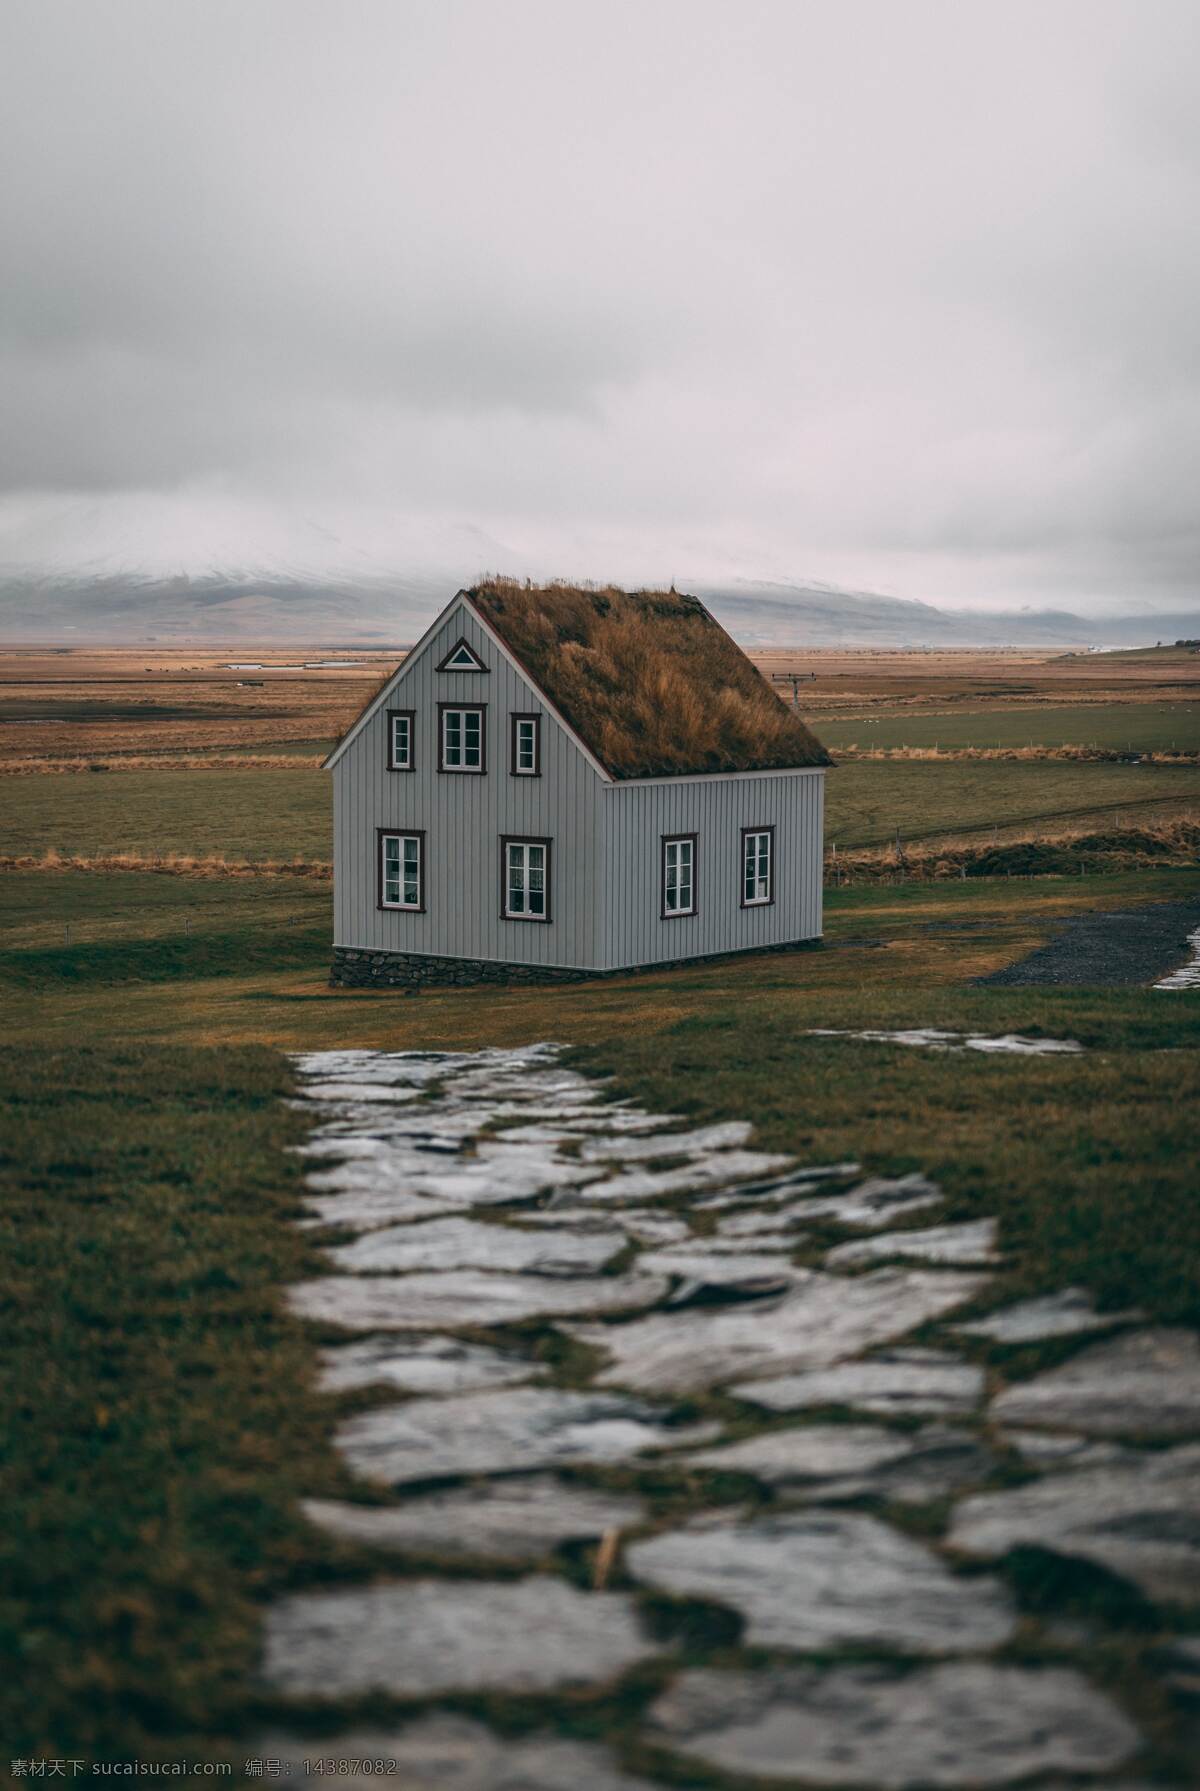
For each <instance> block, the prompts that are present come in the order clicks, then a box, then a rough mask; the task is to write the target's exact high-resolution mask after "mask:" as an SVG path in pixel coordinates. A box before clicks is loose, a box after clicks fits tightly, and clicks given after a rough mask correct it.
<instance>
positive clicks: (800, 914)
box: [601, 770, 825, 970]
mask: <svg viewBox="0 0 1200 1791" xmlns="http://www.w3.org/2000/svg"><path fill="white" fill-rule="evenodd" d="M824 797H825V773H824V772H823V771H820V770H805V771H784V772H747V773H735V774H733V775H730V776H718V777H704V778H695V779H691V778H667V779H662V780H660V781H657V782H647V783H624V784H622V783H617V784H611V785H607V786H604V787H603V788H602V794H601V800H602V802H603V805H604V813H605V830H604V845H605V849H604V857H605V861H606V863H607V864H608V865H609V867H610V870H609V875H608V877H607V879H606V920H605V929H604V945H603V954H604V955H603V967H604V968H605V969H610V970H616V969H621V968H628V967H632V966H634V965H637V964H657V963H661V962H664V961H666V960H668V959H671V958H685V957H686V958H693V957H707V956H709V955H711V954H713V953H718V952H733V951H749V950H755V949H762V948H763V947H767V946H779V945H786V944H792V943H794V942H795V941H797V940H802V939H817V938H820V936H821V926H822V920H821V895H822V864H823V833H824ZM769 826H774V828H775V900H774V902H773V903H772V904H771V905H770V906H767V907H757V908H743V907H742V906H741V905H740V898H741V869H742V861H741V830H742V828H743V827H769ZM687 833H694V834H696V836H697V839H696V878H697V890H698V911H697V912H696V913H695V914H689V915H680V916H677V917H675V918H672V919H663V918H662V917H661V907H662V902H661V888H662V836H663V835H664V834H687Z"/></svg>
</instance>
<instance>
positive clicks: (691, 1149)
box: [579, 1119, 754, 1163]
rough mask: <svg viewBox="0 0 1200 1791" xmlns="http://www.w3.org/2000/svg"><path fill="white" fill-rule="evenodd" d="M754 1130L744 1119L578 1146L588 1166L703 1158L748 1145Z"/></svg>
mask: <svg viewBox="0 0 1200 1791" xmlns="http://www.w3.org/2000/svg"><path fill="white" fill-rule="evenodd" d="M753 1130H754V1128H753V1126H751V1125H750V1124H749V1123H748V1122H747V1121H746V1120H744V1119H734V1120H726V1121H724V1122H723V1123H722V1124H720V1125H715V1126H700V1127H699V1128H698V1129H697V1130H695V1131H692V1132H658V1133H651V1134H649V1135H648V1136H642V1137H625V1138H620V1137H618V1138H587V1139H585V1140H584V1142H583V1143H582V1144H581V1145H580V1147H579V1155H580V1158H581V1160H582V1161H583V1162H585V1163H607V1162H613V1161H616V1162H622V1163H633V1162H644V1161H649V1160H650V1159H652V1158H655V1157H703V1156H707V1155H708V1154H709V1153H710V1152H711V1151H716V1150H728V1149H730V1148H731V1147H732V1146H734V1145H738V1144H745V1142H746V1140H747V1139H748V1138H749V1136H750V1134H751V1132H752V1131H753Z"/></svg>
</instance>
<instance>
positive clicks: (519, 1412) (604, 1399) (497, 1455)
mask: <svg viewBox="0 0 1200 1791" xmlns="http://www.w3.org/2000/svg"><path fill="white" fill-rule="evenodd" d="M665 1417H666V1414H665V1413H664V1412H663V1411H662V1410H661V1408H659V1407H657V1406H653V1405H649V1404H647V1403H646V1402H645V1401H644V1400H635V1399H626V1398H623V1397H621V1396H620V1395H614V1394H611V1393H571V1392H566V1391H564V1390H562V1389H561V1388H554V1387H545V1388H542V1387H519V1388H514V1389H512V1390H511V1391H505V1392H496V1393H466V1394H461V1395H459V1396H457V1397H454V1398H450V1399H414V1400H410V1401H409V1402H408V1403H407V1404H404V1405H389V1406H379V1407H376V1408H375V1409H374V1410H372V1411H368V1412H360V1413H358V1414H357V1415H356V1416H355V1417H353V1418H348V1419H347V1420H346V1422H345V1423H344V1424H342V1425H341V1426H340V1428H339V1429H338V1431H337V1434H336V1436H335V1438H334V1441H335V1443H336V1445H337V1447H338V1448H339V1449H340V1450H341V1452H342V1454H343V1455H344V1456H345V1458H346V1460H347V1461H348V1462H349V1464H350V1466H351V1467H352V1468H353V1469H354V1470H355V1472H356V1473H359V1474H362V1475H364V1476H365V1477H366V1478H367V1479H371V1480H379V1481H383V1482H385V1483H386V1484H389V1485H394V1486H396V1485H401V1484H402V1483H404V1482H405V1481H414V1480H433V1479H436V1478H440V1477H443V1476H449V1475H456V1474H485V1473H486V1474H499V1473H506V1472H508V1473H513V1472H525V1473H531V1472H533V1471H534V1470H535V1469H537V1468H550V1467H564V1466H569V1465H573V1464H579V1463H585V1462H617V1461H627V1460H630V1459H632V1458H633V1457H635V1456H638V1455H640V1454H642V1453H643V1452H644V1451H646V1450H648V1449H662V1448H666V1447H675V1446H682V1445H685V1444H688V1443H693V1442H695V1443H701V1442H706V1441H709V1440H710V1439H711V1438H712V1437H713V1436H714V1435H716V1434H718V1433H719V1428H720V1427H719V1426H718V1425H715V1424H698V1425H688V1426H676V1427H674V1428H668V1427H667V1425H666V1423H665Z"/></svg>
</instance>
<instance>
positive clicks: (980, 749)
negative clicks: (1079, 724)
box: [835, 742, 1200, 765]
mask: <svg viewBox="0 0 1200 1791" xmlns="http://www.w3.org/2000/svg"><path fill="white" fill-rule="evenodd" d="M835 754H836V757H837V758H838V759H932V760H935V761H938V762H941V763H948V762H950V761H951V760H956V759H999V760H1012V761H1018V760H1031V759H1064V760H1072V761H1076V762H1078V763H1083V764H1105V765H1121V764H1127V763H1129V761H1130V760H1131V759H1132V760H1136V762H1137V763H1138V764H1140V765H1200V752H1184V751H1168V750H1164V751H1159V752H1128V751H1127V752H1121V751H1119V750H1118V748H1116V747H1111V746H859V745H858V744H857V742H851V743H850V745H848V746H839V747H837V748H835Z"/></svg>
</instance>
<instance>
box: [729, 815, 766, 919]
mask: <svg viewBox="0 0 1200 1791" xmlns="http://www.w3.org/2000/svg"><path fill="white" fill-rule="evenodd" d="M764 840H765V842H766V849H765V853H764V848H763V845H762V842H763V841H764ZM764 856H765V858H766V866H767V874H766V877H765V879H764V877H763V874H762V864H763V858H764ZM752 866H753V869H752V868H751V867H752ZM738 876H739V878H740V879H741V882H740V888H741V904H742V907H743V908H769V907H770V906H771V904H772V902H773V901H774V900H775V829H774V827H773V826H770V827H743V828H742V859H741V864H740V866H739V868H738ZM764 883H765V887H764ZM751 888H752V889H753V891H754V893H753V895H750V894H748V893H747V891H748V890H749V889H751Z"/></svg>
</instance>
